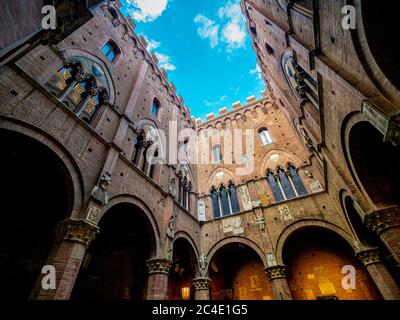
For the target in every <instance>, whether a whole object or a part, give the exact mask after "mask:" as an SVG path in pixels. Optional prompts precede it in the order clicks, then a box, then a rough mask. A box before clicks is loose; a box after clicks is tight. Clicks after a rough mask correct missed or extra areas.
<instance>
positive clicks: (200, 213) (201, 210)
mask: <svg viewBox="0 0 400 320" xmlns="http://www.w3.org/2000/svg"><path fill="white" fill-rule="evenodd" d="M197 219H198V220H199V221H206V205H205V203H204V201H203V200H199V201H197Z"/></svg>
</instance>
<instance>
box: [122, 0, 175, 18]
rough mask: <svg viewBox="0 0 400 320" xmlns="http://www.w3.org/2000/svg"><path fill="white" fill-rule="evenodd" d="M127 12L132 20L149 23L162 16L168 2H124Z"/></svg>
mask: <svg viewBox="0 0 400 320" xmlns="http://www.w3.org/2000/svg"><path fill="white" fill-rule="evenodd" d="M126 4H127V10H128V12H129V13H130V14H131V15H132V16H133V19H135V20H137V21H142V22H150V21H153V20H155V19H157V18H158V17H160V16H161V15H162V13H163V12H164V10H165V9H166V8H167V5H168V0H126Z"/></svg>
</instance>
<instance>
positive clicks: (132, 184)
mask: <svg viewBox="0 0 400 320" xmlns="http://www.w3.org/2000/svg"><path fill="white" fill-rule="evenodd" d="M95 2H96V1H95ZM265 2H266V1H242V9H243V13H244V15H245V16H246V19H247V23H248V27H249V30H250V33H251V34H252V39H253V44H254V49H255V51H256V53H257V56H258V62H259V65H260V67H261V69H262V74H263V77H264V78H265V81H266V82H267V86H268V90H267V91H266V92H264V94H263V97H262V98H261V99H259V100H256V99H255V98H254V97H248V98H247V103H246V105H240V104H234V105H233V106H232V109H231V110H227V109H222V110H220V114H219V115H218V116H214V115H208V116H207V119H206V121H205V122H202V121H201V120H195V119H194V118H193V117H192V116H191V114H190V110H189V108H188V107H186V106H185V104H184V100H183V98H182V97H181V96H179V95H178V94H177V93H176V89H175V86H174V85H173V84H172V83H170V82H168V79H167V75H166V73H165V71H164V70H160V69H159V68H158V67H157V58H156V57H155V56H154V55H151V54H149V52H148V51H147V50H146V47H147V44H146V41H145V40H144V39H143V38H142V37H138V36H137V35H136V34H135V32H134V27H135V26H134V23H133V21H132V20H131V19H130V18H124V17H123V16H122V15H121V14H120V12H119V7H120V3H119V1H109V2H105V1H104V2H101V3H100V4H98V5H94V6H93V7H92V8H90V11H88V12H90V16H85V19H82V21H80V22H81V25H79V26H76V27H74V28H75V29H73V30H69V32H66V34H65V35H64V37H63V38H62V39H58V38H57V39H56V40H57V41H55V40H52V41H41V40H43V39H45V38H46V36H48V35H47V34H46V33H45V32H39V33H38V34H35V35H34V36H32V38H30V40H29V41H27V42H26V45H25V46H24V47H23V49H21V47H20V44H21V43H20V41H22V39H23V38H24V37H26V36H27V34H26V32H25V30H20V33H18V32H16V33H14V34H13V35H10V34H7V35H5V37H4V39H2V40H4V41H3V42H1V44H2V45H3V43H4V47H6V48H5V49H6V51H1V52H2V53H4V55H3V54H2V53H1V54H0V58H1V59H2V60H0V139H1V141H8V143H5V144H4V146H5V147H4V156H3V157H2V160H1V162H0V164H1V166H2V167H3V168H4V169H5V171H6V174H5V177H6V182H5V183H3V187H2V189H1V192H2V194H3V195H5V199H6V201H5V204H4V212H6V213H7V219H8V220H7V224H8V226H9V231H7V232H8V233H5V235H4V238H5V239H6V238H7V236H8V235H9V234H10V235H11V234H13V233H16V232H18V233H20V234H24V238H23V239H24V241H25V243H26V244H27V246H26V247H25V248H24V250H23V249H21V247H19V246H18V245H17V244H10V245H9V246H6V247H5V248H1V251H0V254H1V256H2V257H4V259H3V258H2V262H1V263H2V264H1V267H2V268H4V270H5V272H4V273H3V272H2V274H5V275H6V277H8V276H7V275H11V274H12V276H9V280H7V285H5V286H4V288H2V289H1V290H2V291H1V297H3V295H4V296H10V294H9V293H10V292H12V291H13V287H12V285H13V281H14V278H13V277H15V278H16V279H17V278H18V279H19V281H21V283H22V285H21V286H22V287H23V289H24V290H21V292H20V293H15V294H14V293H13V295H11V296H12V298H15V299H27V298H29V297H30V298H31V299H62V300H66V299H73V300H74V299H75V300H81V299H111V300H118V299H128V300H129V299H180V298H184V297H183V296H184V294H183V293H184V292H186V293H187V292H188V291H187V290H186V291H185V290H182V289H184V288H189V294H188V296H187V297H185V298H188V299H191V298H194V299H199V300H200V299H204V300H205V299H315V298H317V297H319V296H321V295H322V296H323V295H324V293H326V292H325V291H326V290H327V288H328V289H329V288H330V289H332V286H333V287H334V288H335V290H334V291H335V292H333V290H331V291H329V290H328V291H329V292H330V295H331V296H332V297H333V298H338V299H380V298H384V299H399V298H400V290H399V287H398V283H397V284H396V281H398V263H399V245H398V244H399V243H400V240H399V232H398V230H399V225H400V223H399V207H398V205H399V204H398V200H397V199H396V195H397V194H398V190H396V189H395V188H396V186H393V184H392V181H391V180H390V179H393V177H398V172H397V173H396V172H395V173H394V174H393V175H392V176H390V174H389V172H388V171H387V170H386V171H385V169H384V168H385V166H384V165H383V166H381V168H383V169H382V171H379V172H378V174H376V175H375V176H372V178H376V177H377V176H382V177H384V178H386V177H388V179H389V180H383V181H382V180H379V185H378V188H376V187H374V185H372V184H366V182H365V181H366V180H365V179H366V178H365V177H364V175H360V172H363V171H362V170H369V169H370V167H368V166H369V164H370V161H369V160H371V159H372V160H374V159H375V158H374V157H376V156H375V155H373V156H371V157H372V158H371V159H369V158H368V159H366V158H365V157H364V156H365V146H368V144H365V143H364V144H363V143H361V142H360V141H359V140H357V139H361V138H362V137H363V136H365V135H363V133H365V134H368V135H370V137H371V141H374V144H373V146H376V147H377V148H380V149H379V150H380V151H382V152H388V154H389V155H391V156H393V157H391V158H394V159H399V158H396V157H398V152H399V151H398V148H399V147H398V146H397V147H393V146H392V145H393V144H396V141H398V127H396V117H395V115H396V114H397V113H398V109H396V106H397V105H396V101H397V102H398V101H399V96H400V92H399V91H398V90H397V88H396V83H393V84H391V82H390V80H389V79H386V78H385V77H384V76H385V75H384V74H383V73H382V71H380V69H379V68H378V67H377V66H373V65H372V66H370V69H369V70H370V71H371V72H367V71H366V70H364V69H363V64H362V63H361V62H360V61H359V59H357V54H356V52H355V51H357V50H356V49H354V46H353V45H351V44H352V43H353V42H352V41H354V40H353V38H354V37H355V35H354V34H350V33H349V32H342V30H341V29H340V32H341V34H338V35H337V36H335V37H334V36H328V34H330V30H326V29H327V28H328V26H331V25H332V24H334V23H338V21H340V14H337V13H334V14H331V15H329V17H328V16H327V12H336V11H337V10H339V11H338V12H340V8H341V5H342V4H341V3H339V2H336V1H304V3H306V4H310V3H314V5H315V4H318V6H314V7H313V6H307V5H306V6H305V7H304V6H301V5H300V4H295V5H290V4H287V1H284V0H277V1H272V0H269V1H267V2H268V5H267V4H266V3H265ZM335 10H336V11H335ZM288 11H289V13H290V14H288ZM88 14H89V13H88ZM288 19H289V20H290V23H289V22H288ZM327 19H329V22H328V21H325V20H327ZM31 22H32V23H33V24H34V22H35V21H34V19H33V20H32V21H31ZM316 23H319V24H318V25H316ZM8 28H10V26H8ZM315 28H317V29H315ZM288 30H289V31H288ZM41 33H43V34H41ZM342 33H343V34H342ZM316 37H318V39H319V40H318V41H317V39H316ZM352 37H353V38H352ZM332 38H334V40H332ZM46 39H47V38H46ZM47 40H48V39H47ZM22 43H24V41H22ZM105 44H109V45H110V46H111V47H112V48H113V50H114V51H115V53H116V57H115V59H111V60H112V61H111V60H110V59H109V58H107V56H106V55H105V54H104V53H103V52H102V49H103V48H104V45H105ZM266 44H268V45H266ZM316 46H318V47H316ZM357 52H358V51H357ZM358 53H359V52H358ZM284 59H286V60H284ZM285 63H286V64H285ZM282 66H289V68H290V67H294V68H295V71H296V72H300V73H301V76H302V80H301V81H302V84H303V85H306V86H308V89H307V88H306V89H305V90H306V92H300V93H296V92H294V91H293V90H292V87H291V85H292V86H293V85H295V84H294V82H290V81H292V80H293V79H289V78H287V76H285V73H284V70H285V69H282ZM349 72H351V75H349ZM371 73H372V74H373V75H374V76H370V75H371ZM390 78H391V79H392V81H393V78H392V75H390ZM297 80H298V79H297ZM379 80H381V82H380V85H377V81H378V82H379ZM293 81H294V80H293ZM298 81H299V80H298ZM303 82H304V83H303ZM303 89H304V88H303ZM307 90H308V91H307ZM299 95H300V98H299ZM96 99H97V100H96ZM96 101H97V102H98V103H97V102H96ZM365 101H367V102H368V101H369V102H371V104H369V103H367V104H365V103H364V105H372V107H371V108H372V109H371V108H370V109H361V108H362V105H363V102H365ZM154 103H156V104H157V106H158V111H157V113H156V114H155V113H154V112H152V109H153V104H154ZM376 106H378V107H376ZM361 110H364V111H363V112H361ZM365 110H369V111H370V113H371V112H372V113H373V112H374V110H375V112H379V113H380V114H382V116H381V118H379V119H383V120H382V121H385V119H386V120H387V123H388V126H387V128H386V132H384V135H385V140H386V141H388V142H385V143H387V144H388V145H389V142H390V143H392V145H390V147H388V146H386V145H384V146H381V145H380V143H382V144H383V143H384V142H383V140H382V139H381V140H379V139H378V140H376V139H375V136H374V134H375V131H373V130H376V129H375V127H373V126H372V125H370V124H369V122H367V120H366V118H365V117H366V112H367V111H365ZM371 110H372V111H371ZM363 117H364V118H363ZM376 117H379V115H377V116H376ZM375 119H376V118H375ZM370 122H373V119H372V120H371V121H370ZM360 123H361V127H357V124H360ZM175 124H177V128H176V129H177V132H178V133H179V132H181V130H182V129H192V130H193V131H195V132H197V134H198V135H199V136H200V137H202V136H204V137H207V139H208V143H207V148H206V150H207V152H208V156H207V154H204V159H205V158H207V160H208V162H207V163H200V164H187V163H181V164H178V162H174V161H172V162H170V163H168V164H164V163H163V164H161V163H159V164H155V165H154V166H151V165H150V164H149V163H148V162H147V161H146V157H147V156H148V155H149V154H150V153H149V152H147V151H148V150H153V151H152V152H153V153H154V154H156V151H157V152H158V154H163V155H165V156H167V158H168V157H169V158H170V157H171V156H172V153H173V152H171V150H173V148H172V149H171V147H172V146H171V142H172V143H175V142H177V145H178V148H180V147H182V146H183V147H184V146H185V145H186V144H187V143H189V145H190V144H191V142H192V141H191V140H190V139H189V140H186V139H185V137H184V136H179V135H176V136H175V133H174V130H173V129H174V128H173V126H175ZM368 126H371V127H372V129H371V128H370V127H368ZM376 126H378V125H376ZM156 128H157V129H160V130H162V131H163V132H164V133H165V140H166V142H167V143H166V145H163V144H161V143H159V142H160V141H162V140H163V137H162V136H161V133H158V132H157V131H156V130H155V129H156ZM235 130H242V131H238V132H239V134H240V136H234V135H233V133H234V132H235ZM246 130H248V132H247V135H243V133H246ZM371 130H372V131H371ZM396 130H397V131H396ZM229 132H230V133H232V135H231V136H230V137H229V136H228V138H226V137H225V138H223V139H220V140H219V141H218V139H217V138H218V134H224V133H229ZM396 134H397V136H396ZM249 136H250V137H251V139H250V140H247V138H248V137H249ZM378 136H379V135H378ZM238 137H239V138H242V144H243V149H242V150H241V151H240V153H239V154H235V152H236V151H235V150H236V148H237V147H238V144H239V143H238V141H239V140H238ZM396 137H397V138H396ZM235 138H236V139H235ZM374 139H375V140H374ZM396 139H397V140H396ZM229 144H230V145H233V151H232V154H229V153H230V152H225V151H227V150H228V145H229ZM357 145H359V146H360V147H357ZM155 146H158V147H157V150H156V149H155ZM218 146H219V147H220V150H221V154H222V155H223V157H222V160H221V161H219V159H215V154H214V150H215V147H218ZM152 148H154V149H152ZM207 152H206V153H207ZM371 153H372V154H373V150H372V151H371ZM231 156H232V161H229V158H230V157H231ZM360 159H361V160H363V159H364V160H365V159H366V162H365V163H362V162H360V161H361V160H360ZM367 160H368V161H367ZM372 160H371V161H372ZM378 160H379V159H377V161H378ZM238 161H239V162H240V163H238ZM383 164H384V163H383ZM397 165H398V163H397ZM249 167H250V168H251V170H249V171H245V172H244V171H243V169H245V168H249ZM22 168H24V169H23V170H22ZM365 168H366V169H365ZM17 172H20V174H19V175H18V174H16V173H17ZM396 174H397V176H396ZM46 176H49V177H51V179H50V178H49V179H45V177H46ZM11 186H12V187H11ZM380 188H386V189H385V190H386V191H387V193H386V194H387V195H388V196H387V197H386V196H382V197H380V198H379V197H378V195H379V194H381V190H382V189H380ZM235 195H236V196H235ZM378 198H379V199H380V200H379V201H375V202H374V200H375V199H378ZM28 199H29V201H27V200H28ZM46 199H53V200H54V201H50V200H46ZM345 199H350V200H348V201H347V202H346V201H345ZM396 201H397V202H396ZM2 211H3V210H2ZM354 212H356V215H355V218H354V215H352V214H353V213H354ZM357 217H358V218H359V219H360V220H361V221H362V222H361V228H365V230H368V228H369V230H371V233H370V234H369V236H368V239H367V240H368V241H367V242H368V243H367V242H364V241H362V240H361V236H360V235H359V234H357V232H356V231H355V230H359V228H358V227H359V226H358V225H357V226H356V224H357V223H358V220H357ZM361 218H362V219H361ZM367 227H368V228H367ZM314 231H316V232H318V234H329V235H331V236H332V237H333V239H335V240H334V241H337V243H341V244H343V243H344V244H343V246H344V247H346V249H344V250H343V251H340V250H338V251H332V250H331V248H330V244H329V242H324V241H321V242H320V243H319V247H318V248H311V247H309V246H307V243H308V242H307V241H309V240H307V237H305V238H304V239H306V240H304V242H300V243H298V247H297V248H295V249H294V248H293V247H291V246H290V245H288V244H290V243H291V241H292V239H296V237H297V236H298V235H299V234H302V232H306V233H307V232H311V234H312V232H314ZM4 243H6V241H4ZM302 243H304V246H302ZM178 248H179V249H178ZM376 248H377V249H376ZM27 252H28V253H27ZM357 258H358V260H359V261H357ZM228 262H229V263H228ZM236 262H240V264H239V263H236ZM347 264H354V265H355V267H356V269H357V271H358V273H357V274H360V275H361V277H362V279H357V281H358V282H357V283H358V284H360V287H359V288H358V289H356V290H353V291H351V292H350V291H344V289H342V288H341V287H340V284H341V278H340V277H341V276H343V274H342V273H340V270H339V269H341V268H342V267H343V266H344V265H347ZM43 265H52V266H54V267H55V270H56V286H55V289H46V288H44V287H43V279H44V276H45V275H44V274H43V273H41V269H42V266H43ZM113 265H118V267H113ZM119 265H125V266H130V267H129V268H127V267H123V266H121V267H120V266H119ZM322 269H323V270H324V272H323V274H324V277H325V278H324V279H327V280H328V281H325V286H323V285H322V287H321V285H320V284H321V283H317V280H318V279H319V278H318V277H317V276H315V275H314V278H313V279H317V280H314V281H312V280H313V279H311V278H312V276H311V274H315V273H317V271H318V270H322ZM10 270H12V272H11V271H10ZM129 270H131V271H129ZM315 270H317V271H315ZM7 272H8V273H7ZM114 273H115V276H113V274H114ZM321 274H322V273H321ZM307 277H308V278H307ZM321 277H322V276H321ZM321 277H320V278H321ZM396 277H397V278H396ZM322 278H323V277H322ZM322 278H321V279H322ZM321 279H319V280H321ZM319 280H318V281H319ZM322 280H323V279H322ZM322 280H321V281H322ZM321 281H320V282H321ZM322 282H323V281H322ZM328 282H329V285H326V283H328ZM321 288H322V289H321ZM325 289H326V290H325ZM324 290H325V291H324ZM311 291H312V294H311ZM307 292H308V294H307ZM332 297H331V298H332Z"/></svg>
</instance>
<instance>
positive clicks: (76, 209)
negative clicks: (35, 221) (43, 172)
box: [0, 116, 85, 219]
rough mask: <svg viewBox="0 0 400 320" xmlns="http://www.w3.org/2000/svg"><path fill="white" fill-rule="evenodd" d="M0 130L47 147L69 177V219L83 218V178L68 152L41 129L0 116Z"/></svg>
mask: <svg viewBox="0 0 400 320" xmlns="http://www.w3.org/2000/svg"><path fill="white" fill-rule="evenodd" d="M0 120H1V121H0V129H5V130H8V131H12V132H17V133H19V134H22V135H25V136H27V137H29V138H32V139H33V140H36V141H38V142H40V143H41V144H43V145H45V146H46V147H48V148H49V149H50V150H51V151H52V152H53V153H55V155H56V156H57V157H58V158H59V160H60V161H62V163H63V164H64V165H65V167H66V168H67V170H68V173H69V175H70V177H71V180H72V184H73V189H74V190H73V195H74V199H73V206H72V213H71V218H76V219H78V218H83V216H84V212H83V208H84V194H85V190H84V183H83V176H82V173H81V171H80V169H79V166H78V165H77V163H76V162H75V160H74V157H73V156H72V155H71V154H70V153H69V151H68V150H67V149H66V148H65V147H64V146H63V145H62V144H61V143H59V142H58V141H56V140H55V139H54V138H53V137H51V136H50V135H49V134H47V133H45V132H44V131H42V130H41V129H38V128H36V127H33V126H31V125H29V124H27V123H22V122H20V121H19V120H16V119H11V118H7V117H4V116H0Z"/></svg>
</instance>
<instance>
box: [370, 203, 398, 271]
mask: <svg viewBox="0 0 400 320" xmlns="http://www.w3.org/2000/svg"><path fill="white" fill-rule="evenodd" d="M364 224H365V225H366V226H367V228H369V229H370V230H372V231H373V232H375V233H376V234H377V235H378V236H379V237H380V238H381V240H382V242H383V243H384V244H385V245H386V247H387V248H388V249H389V251H390V252H391V253H392V255H393V260H394V261H395V263H396V264H397V265H398V266H399V265H400V208H399V207H393V208H388V209H383V210H380V211H375V212H373V213H370V214H368V215H367V216H366V217H365V220H364Z"/></svg>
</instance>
